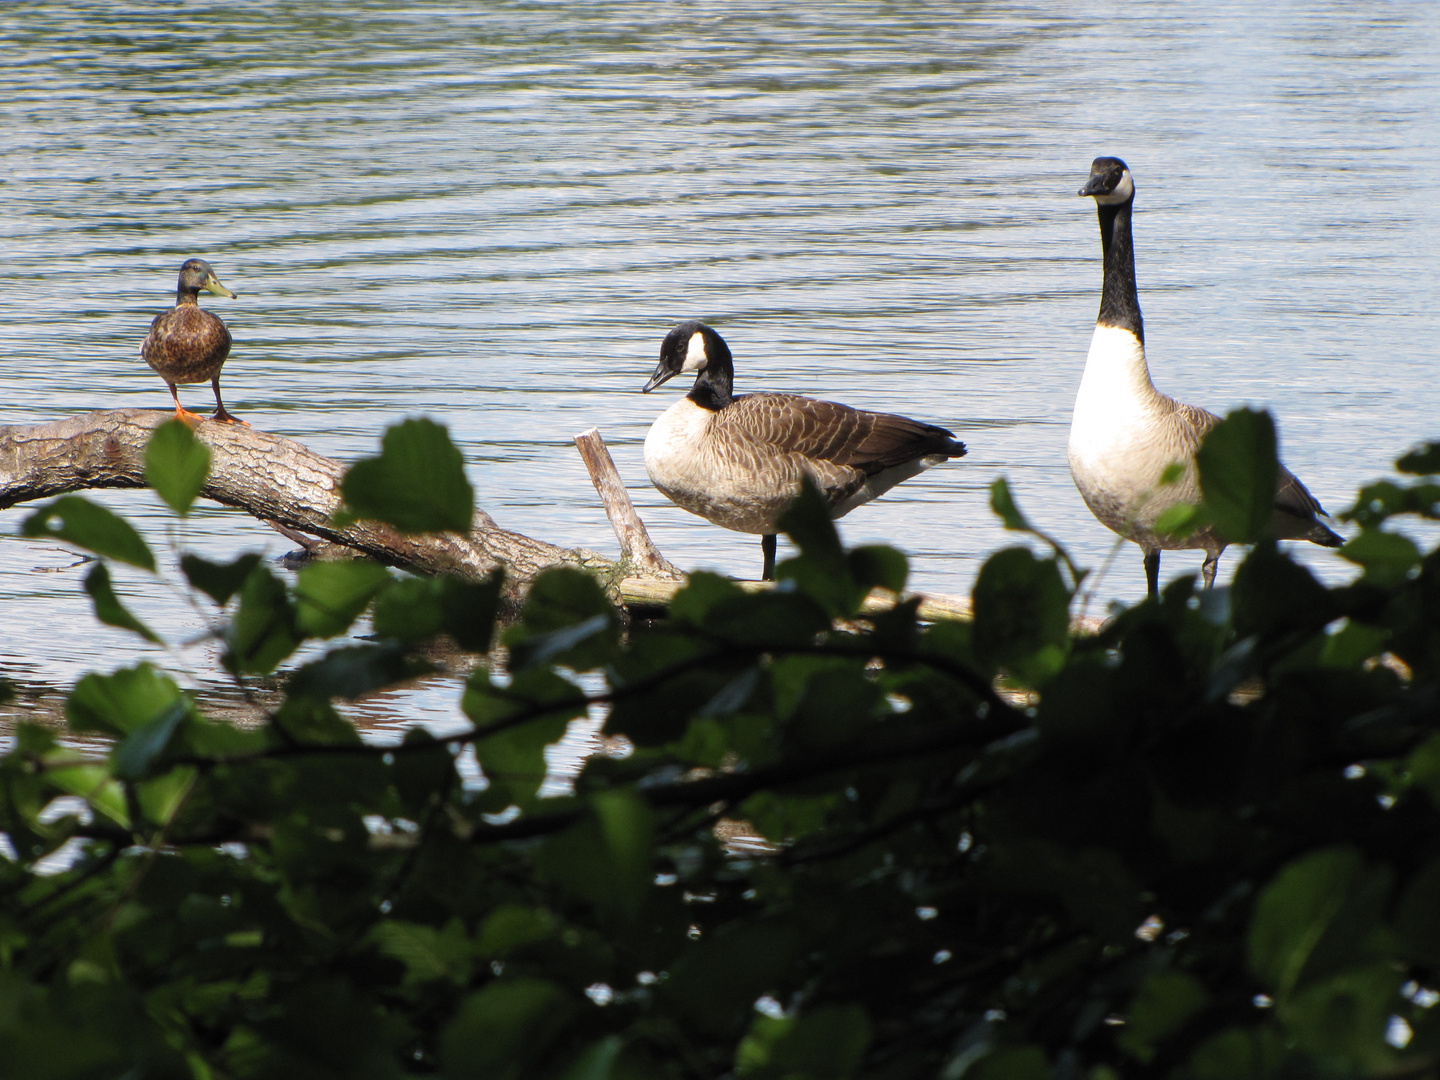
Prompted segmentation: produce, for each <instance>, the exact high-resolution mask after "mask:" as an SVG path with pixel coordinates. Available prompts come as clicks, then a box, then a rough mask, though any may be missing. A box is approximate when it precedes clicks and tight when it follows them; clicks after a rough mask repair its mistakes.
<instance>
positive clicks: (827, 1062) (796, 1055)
mask: <svg viewBox="0 0 1440 1080" xmlns="http://www.w3.org/2000/svg"><path fill="white" fill-rule="evenodd" d="M767 1036H768V1037H767ZM869 1046H870V1018H869V1017H868V1016H867V1015H866V1014H865V1010H864V1009H862V1008H861V1007H860V1006H858V1005H820V1006H816V1007H814V1008H812V1009H810V1010H808V1011H807V1012H806V1013H805V1014H803V1015H802V1016H800V1017H799V1018H798V1019H796V1020H793V1021H792V1020H790V1019H788V1018H787V1019H782V1020H773V1019H771V1018H770V1017H768V1016H757V1017H756V1018H755V1020H754V1021H753V1022H752V1024H751V1028H750V1035H748V1036H746V1038H745V1039H744V1040H743V1041H742V1042H741V1044H740V1047H739V1050H738V1052H737V1055H736V1065H737V1069H736V1071H737V1072H738V1073H739V1074H740V1075H741V1076H747V1077H755V1078H756V1080H769V1078H772V1077H773V1078H774V1080H781V1078H784V1077H799V1076H805V1077H847V1076H858V1075H860V1069H861V1064H862V1062H863V1060H864V1057H865V1051H866V1050H867V1049H868V1048H869Z"/></svg>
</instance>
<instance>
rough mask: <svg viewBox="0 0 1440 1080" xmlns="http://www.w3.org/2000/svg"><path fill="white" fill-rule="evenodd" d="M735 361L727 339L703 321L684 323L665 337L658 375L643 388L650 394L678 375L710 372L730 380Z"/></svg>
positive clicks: (642, 391) (656, 369)
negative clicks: (729, 376)
mask: <svg viewBox="0 0 1440 1080" xmlns="http://www.w3.org/2000/svg"><path fill="white" fill-rule="evenodd" d="M732 364H733V361H732V360H731V357H730V347H729V346H728V345H726V344H725V339H724V338H722V337H721V336H720V335H719V334H717V333H716V332H715V331H714V330H712V329H710V327H708V326H706V325H705V324H704V323H702V322H695V321H694V320H691V321H690V322H683V323H681V324H680V325H679V326H677V327H675V329H673V330H671V331H670V332H669V333H668V334H666V335H665V340H664V341H663V342H662V343H661V345H660V363H659V364H658V365H656V367H655V374H653V375H651V376H650V381H649V382H647V383H646V384H645V385H644V387H642V388H641V391H640V392H641V393H643V394H648V393H649V392H650V391H651V390H654V389H655V388H656V387H657V386H659V385H661V384H662V383H666V382H669V381H670V380H671V379H673V378H674V377H675V376H676V375H697V376H700V375H704V374H705V373H706V372H707V371H709V372H713V373H716V374H719V373H720V372H721V371H722V370H723V371H724V373H725V375H726V376H727V377H728V375H729V372H730V370H731V369H732Z"/></svg>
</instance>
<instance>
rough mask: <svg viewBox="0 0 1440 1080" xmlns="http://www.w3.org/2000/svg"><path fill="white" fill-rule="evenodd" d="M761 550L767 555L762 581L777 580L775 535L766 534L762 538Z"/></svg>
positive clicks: (761, 575) (762, 571)
mask: <svg viewBox="0 0 1440 1080" xmlns="http://www.w3.org/2000/svg"><path fill="white" fill-rule="evenodd" d="M760 550H761V551H762V552H764V553H765V568H764V569H763V570H761V571H760V580H761V581H774V580H775V534H774V533H766V534H765V535H763V536H762V537H760Z"/></svg>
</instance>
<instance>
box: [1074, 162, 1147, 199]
mask: <svg viewBox="0 0 1440 1080" xmlns="http://www.w3.org/2000/svg"><path fill="white" fill-rule="evenodd" d="M1076 194H1077V195H1091V196H1093V197H1094V199H1095V201H1096V202H1097V203H1099V204H1100V205H1101V206H1119V205H1120V204H1121V203H1127V202H1129V201H1130V200H1131V199H1133V198H1134V197H1135V181H1134V180H1132V179H1131V178H1130V167H1129V166H1128V165H1126V164H1125V162H1123V161H1121V160H1120V159H1119V158H1118V157H1097V158H1096V159H1095V160H1094V161H1092V162H1091V163H1090V180H1089V181H1088V182H1087V183H1086V185H1085V186H1084V187H1082V188H1081V189H1080V190H1079V191H1078V192H1076Z"/></svg>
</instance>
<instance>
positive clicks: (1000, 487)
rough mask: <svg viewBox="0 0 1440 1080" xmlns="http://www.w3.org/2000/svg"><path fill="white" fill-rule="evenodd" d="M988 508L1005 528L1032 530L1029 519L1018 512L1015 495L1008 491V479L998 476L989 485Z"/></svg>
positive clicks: (1014, 530)
mask: <svg viewBox="0 0 1440 1080" xmlns="http://www.w3.org/2000/svg"><path fill="white" fill-rule="evenodd" d="M990 509H991V510H993V511H994V512H995V516H996V517H998V518H999V519H1000V520H1001V521H1002V522H1003V523H1004V525H1005V528H1007V529H1010V530H1011V531H1013V532H1034V531H1035V530H1034V529H1033V528H1032V527H1031V525H1030V521H1029V519H1028V518H1026V517H1025V515H1024V514H1022V513H1021V512H1020V507H1019V506H1017V505H1016V503H1015V496H1014V495H1012V494H1011V493H1010V481H1008V480H1006V479H1005V477H1003V476H1002V477H1000V478H999V479H998V480H995V481H994V482H992V483H991V485H990Z"/></svg>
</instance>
